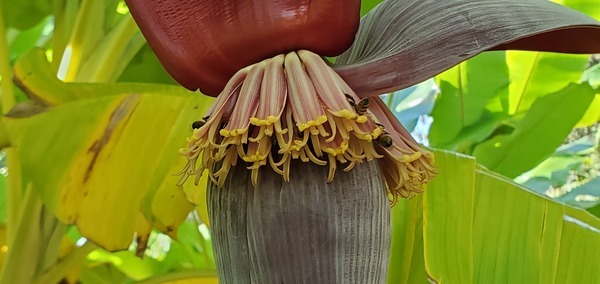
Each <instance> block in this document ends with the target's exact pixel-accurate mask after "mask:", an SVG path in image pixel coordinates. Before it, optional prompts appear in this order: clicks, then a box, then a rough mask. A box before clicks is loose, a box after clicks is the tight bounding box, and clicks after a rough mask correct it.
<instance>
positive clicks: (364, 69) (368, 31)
mask: <svg viewBox="0 0 600 284" xmlns="http://www.w3.org/2000/svg"><path fill="white" fill-rule="evenodd" d="M491 49H524V50H539V51H556V52H573V53H594V52H599V51H600V23H598V22H597V21H595V20H594V19H592V18H590V17H588V16H585V15H583V14H580V13H578V12H575V11H573V10H570V9H568V8H566V7H563V6H560V5H558V4H555V3H552V2H549V1H544V0H536V1H529V0H519V1H514V0H499V1H491V0H477V1H472V0H461V1H451V0H445V1H440V0H435V1H434V0H427V1H422V0H410V1H389V0H388V1H385V2H383V3H382V4H380V5H379V6H378V7H376V8H375V9H373V10H371V12H369V14H367V16H365V17H364V18H363V21H362V22H361V27H360V29H359V31H358V34H357V39H356V40H355V42H354V44H353V46H352V47H351V48H350V49H349V50H348V51H346V52H345V53H344V54H343V55H342V56H340V60H339V64H340V65H338V66H337V67H336V70H337V71H338V72H339V73H340V75H341V76H342V77H343V78H344V79H345V80H346V81H347V82H348V83H349V85H350V86H351V87H352V88H353V89H354V90H355V91H356V92H357V93H358V94H360V95H361V96H372V95H378V94H382V93H386V92H390V91H394V90H398V89H401V88H404V87H407V86H410V85H413V84H415V83H417V82H420V81H423V80H425V79H427V78H429V77H431V76H433V75H435V74H437V73H439V72H441V71H443V70H445V69H448V68H449V67H451V66H453V65H456V64H458V63H460V62H462V61H464V60H466V59H468V58H470V57H473V56H475V55H477V54H479V53H481V52H483V51H486V50H491Z"/></svg>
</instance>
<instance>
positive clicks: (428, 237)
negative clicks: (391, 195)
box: [388, 151, 600, 284]
mask: <svg viewBox="0 0 600 284" xmlns="http://www.w3.org/2000/svg"><path fill="white" fill-rule="evenodd" d="M436 158H437V165H438V167H439V169H440V175H439V176H438V177H437V178H436V179H435V180H433V181H432V182H431V183H430V184H429V186H428V188H427V191H426V193H425V194H423V195H421V196H418V197H417V198H414V199H411V200H403V201H401V202H400V203H399V204H398V205H396V207H394V208H393V213H392V214H393V218H392V219H393V221H392V222H393V224H394V231H393V238H392V259H391V262H390V269H389V271H390V273H389V279H388V283H394V284H398V283H427V282H429V283H465V284H467V283H599V281H600V270H598V269H597V258H598V255H599V254H600V219H598V218H596V217H594V216H593V215H591V214H590V213H588V212H586V211H584V210H582V209H577V208H573V207H570V206H568V205H564V204H560V203H557V202H556V201H553V200H550V199H549V198H547V197H544V196H541V195H538V194H536V193H534V192H531V191H528V190H527V189H526V188H523V187H521V186H519V185H517V184H515V183H513V182H511V181H510V180H508V179H506V178H503V177H501V176H499V175H497V174H494V173H492V172H490V171H488V170H486V169H484V168H482V167H480V166H477V164H476V161H475V159H474V158H472V157H468V156H463V155H459V154H456V153H451V152H445V151H436ZM421 208H422V210H421Z"/></svg>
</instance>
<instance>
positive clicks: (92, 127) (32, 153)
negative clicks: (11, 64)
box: [4, 53, 210, 250]
mask: <svg viewBox="0 0 600 284" xmlns="http://www.w3.org/2000/svg"><path fill="white" fill-rule="evenodd" d="M36 56H37V55H36V54H35V53H33V54H32V55H29V56H26V57H25V58H24V59H22V61H21V62H20V63H19V64H17V67H16V70H21V71H19V72H17V71H16V72H15V74H16V76H17V78H16V81H17V82H20V85H21V87H22V88H23V89H25V90H26V91H27V92H28V93H29V94H30V95H31V96H32V97H33V98H37V99H38V101H41V102H42V103H43V104H44V108H42V109H44V110H45V111H43V112H41V113H38V114H35V115H29V114H28V111H27V109H25V110H21V111H20V112H19V113H18V116H17V117H10V116H9V117H5V118H4V124H5V125H6V129H7V132H8V134H9V137H10V140H11V144H12V145H14V146H16V148H17V152H18V155H19V159H20V160H21V162H22V167H23V174H24V176H25V179H26V180H28V181H29V182H31V184H32V187H33V188H34V189H36V190H38V191H39V192H40V195H41V196H42V198H43V201H44V203H45V204H46V205H47V206H48V207H49V208H51V210H53V211H54V212H55V213H56V214H57V216H58V217H59V218H60V219H61V220H62V221H64V222H66V223H69V224H77V226H78V227H79V229H80V231H81V233H82V235H84V236H85V237H86V238H88V239H90V240H92V241H94V242H96V243H98V244H99V245H100V246H102V247H104V248H106V249H108V250H119V249H125V248H127V247H128V245H129V244H130V243H131V241H132V236H133V233H134V228H135V225H136V216H137V214H138V212H140V211H141V212H142V213H144V216H145V217H146V219H147V220H148V221H149V222H150V223H151V224H152V225H153V226H155V227H157V228H158V229H160V230H162V231H164V232H166V233H168V232H170V231H173V230H174V228H176V227H177V225H178V224H179V223H180V222H181V221H182V220H184V218H185V216H186V215H187V213H188V212H189V211H190V210H192V209H193V208H194V207H193V205H192V204H191V203H190V202H189V201H188V200H187V198H186V197H185V195H184V192H183V190H182V188H181V187H177V186H176V182H177V181H178V177H177V176H175V175H174V173H176V172H177V169H179V168H182V167H183V165H184V163H185V160H184V158H183V157H181V156H179V154H178V150H179V148H182V147H184V146H185V138H186V137H187V136H189V135H190V133H191V126H190V125H191V122H192V121H194V120H197V119H198V118H200V117H202V116H203V115H204V112H205V111H206V110H207V108H208V106H209V105H210V99H208V98H206V97H204V96H200V95H198V94H195V93H191V92H187V91H184V90H183V89H181V88H178V87H171V86H165V85H143V84H97V85H95V84H66V83H61V82H60V81H59V82H56V81H47V80H39V78H48V75H47V74H46V73H44V71H43V70H40V71H38V72H36V70H35V69H31V68H33V67H34V66H44V65H43V64H37V65H36V64H33V63H32V62H34V61H35V60H38V59H36ZM38 58H39V57H38ZM29 60H31V62H30V61H29ZM28 66H29V67H31V68H29V67H28ZM25 67H27V68H25ZM42 69H43V68H42ZM23 70H27V71H23ZM38 73H39V77H38ZM19 76H25V77H19ZM37 90H40V92H39V93H36V91H37ZM103 92H104V93H103ZM106 93H108V94H106ZM65 94H69V95H68V96H65ZM37 111H39V110H37ZM32 113H35V111H34V112H32ZM138 223H139V222H138Z"/></svg>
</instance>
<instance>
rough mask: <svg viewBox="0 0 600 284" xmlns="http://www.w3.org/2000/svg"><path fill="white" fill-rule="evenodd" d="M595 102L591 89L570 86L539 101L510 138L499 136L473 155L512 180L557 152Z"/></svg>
mask: <svg viewBox="0 0 600 284" xmlns="http://www.w3.org/2000/svg"><path fill="white" fill-rule="evenodd" d="M593 98H594V90H593V89H592V88H590V86H589V85H586V84H583V85H569V86H568V87H566V88H564V89H562V90H561V91H559V92H556V93H553V94H550V95H547V96H545V97H542V98H540V99H538V100H537V101H536V102H535V103H534V104H533V106H532V107H531V109H530V110H529V112H527V114H526V115H525V117H524V118H523V119H522V120H520V121H519V122H517V124H516V125H515V129H514V131H513V132H512V133H510V134H503V135H496V136H494V137H493V138H492V139H490V140H487V141H486V142H484V143H482V144H480V145H478V146H477V147H476V148H475V151H474V152H473V154H474V156H476V157H477V159H478V162H480V163H481V164H482V165H484V166H486V167H488V168H489V169H491V170H493V171H496V172H499V173H501V174H503V175H506V176H508V177H516V176H518V175H519V174H521V173H523V172H525V171H527V170H529V169H531V168H532V167H534V166H535V165H537V164H538V163H540V162H541V161H543V160H544V159H545V158H546V157H548V156H549V155H550V154H551V153H552V152H553V151H554V149H556V148H557V147H558V146H559V145H560V144H561V143H562V141H563V140H564V139H565V137H566V136H567V135H568V134H569V133H570V132H571V129H572V128H573V126H575V124H576V123H577V121H579V120H580V119H581V117H582V116H583V113H584V112H585V110H586V109H587V107H588V106H589V104H590V103H591V101H592V99H593Z"/></svg>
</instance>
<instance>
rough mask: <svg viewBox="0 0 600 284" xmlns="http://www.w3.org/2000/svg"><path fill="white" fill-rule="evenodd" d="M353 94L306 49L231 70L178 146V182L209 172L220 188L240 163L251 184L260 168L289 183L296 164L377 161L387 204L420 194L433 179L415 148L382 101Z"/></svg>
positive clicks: (428, 157) (425, 155)
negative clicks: (389, 197) (180, 159)
mask: <svg viewBox="0 0 600 284" xmlns="http://www.w3.org/2000/svg"><path fill="white" fill-rule="evenodd" d="M374 101H375V102H374V103H370V102H369V100H367V99H363V100H361V99H359V97H358V96H357V95H356V94H355V93H354V91H352V89H350V87H348V85H347V84H346V83H345V82H344V80H342V79H341V77H340V76H339V75H338V74H337V73H336V72H335V71H333V69H331V68H330V67H329V66H328V65H327V63H325V61H323V59H322V58H321V57H320V56H318V55H316V54H314V53H312V52H309V51H306V50H301V51H298V52H290V53H288V54H286V55H278V56H276V57H273V58H271V59H267V60H264V61H262V62H259V63H256V64H254V65H251V66H248V67H246V68H244V69H242V70H240V71H238V72H237V73H236V74H235V75H234V76H233V77H232V79H231V80H230V81H229V82H228V83H227V85H226V86H225V89H224V90H223V92H221V94H220V95H219V96H218V97H217V101H216V102H215V103H214V105H213V106H212V107H211V109H210V110H209V112H208V115H207V116H206V117H205V118H204V121H203V122H204V123H203V124H201V125H198V128H197V129H194V131H193V135H192V136H191V137H190V138H188V142H189V145H188V148H186V149H182V150H181V154H182V155H184V156H186V157H187V159H188V163H187V165H186V166H185V168H184V169H183V170H182V172H181V175H182V178H181V180H180V184H181V183H183V182H185V181H186V180H187V178H188V177H189V176H193V175H195V176H196V182H198V177H199V176H200V174H201V173H202V172H203V171H204V170H206V169H208V170H209V176H210V178H211V179H212V181H213V182H214V183H216V184H217V185H218V186H222V185H223V183H224V182H225V178H226V176H227V173H228V171H229V169H230V168H231V167H232V166H235V165H236V164H237V163H238V160H241V161H243V162H245V163H246V165H247V168H248V169H249V170H251V171H252V175H251V176H252V182H253V184H255V185H256V183H257V180H258V172H259V170H260V168H261V167H262V166H265V165H267V163H268V164H269V165H270V167H271V168H272V169H273V171H274V172H276V173H278V174H280V175H281V176H283V178H284V180H286V181H289V172H290V170H291V169H290V161H291V160H292V159H300V160H301V161H303V162H312V163H315V164H317V165H321V166H327V165H328V166H329V175H328V178H327V179H328V182H331V181H332V180H333V178H334V174H335V170H336V169H337V164H338V163H340V165H343V170H344V171H350V170H351V169H352V168H353V167H354V166H355V165H356V164H357V163H361V162H363V161H365V160H367V161H371V160H374V159H378V161H379V162H380V166H381V168H382V171H383V173H384V176H385V179H386V183H387V185H388V190H389V192H390V194H391V195H392V201H391V203H392V204H394V203H395V202H396V200H397V198H398V197H404V198H409V197H412V196H413V195H414V193H417V192H421V191H422V190H423V184H424V183H426V182H428V181H429V180H430V179H431V178H432V177H433V176H435V174H436V170H435V168H434V167H433V166H432V163H433V156H432V154H431V153H430V152H428V151H426V150H424V149H422V148H421V147H420V146H419V145H418V144H417V143H416V142H415V141H414V140H413V139H412V138H411V137H410V134H409V133H408V132H407V131H406V130H405V129H404V128H403V127H402V125H400V123H399V122H398V121H397V120H396V118H395V117H393V115H392V114H391V113H390V112H389V110H388V109H387V107H386V106H385V105H382V103H381V101H379V100H374Z"/></svg>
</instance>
